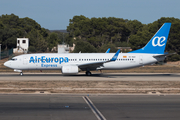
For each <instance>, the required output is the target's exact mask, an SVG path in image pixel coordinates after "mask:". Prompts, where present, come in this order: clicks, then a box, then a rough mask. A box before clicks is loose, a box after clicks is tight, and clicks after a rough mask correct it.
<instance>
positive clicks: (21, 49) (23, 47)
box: [13, 38, 29, 53]
mask: <svg viewBox="0 0 180 120" xmlns="http://www.w3.org/2000/svg"><path fill="white" fill-rule="evenodd" d="M28 48H29V38H17V47H16V48H14V49H13V53H27V52H28Z"/></svg>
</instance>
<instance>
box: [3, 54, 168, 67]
mask: <svg viewBox="0 0 180 120" xmlns="http://www.w3.org/2000/svg"><path fill="white" fill-rule="evenodd" d="M113 55H114V53H68V54H57V53H41V54H26V55H20V56H16V57H14V58H13V60H9V61H7V62H6V63H4V65H5V66H7V67H9V68H12V69H15V70H61V69H62V67H63V66H68V65H69V66H80V65H82V64H86V63H92V64H93V63H96V62H101V61H108V60H110V59H111V58H112V57H113ZM156 55H157V54H143V53H119V56H118V58H117V59H116V61H111V62H107V63H103V65H102V66H98V67H97V68H96V70H100V69H101V70H116V69H127V68H133V67H138V66H143V65H146V64H152V63H155V62H157V61H162V60H164V59H165V56H160V57H153V56H156ZM82 70H83V69H82ZM84 70H85V69H84Z"/></svg>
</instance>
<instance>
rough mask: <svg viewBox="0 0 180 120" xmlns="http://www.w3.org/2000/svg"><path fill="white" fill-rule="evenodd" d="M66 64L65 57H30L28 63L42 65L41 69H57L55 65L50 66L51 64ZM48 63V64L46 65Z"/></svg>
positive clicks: (66, 59)
mask: <svg viewBox="0 0 180 120" xmlns="http://www.w3.org/2000/svg"><path fill="white" fill-rule="evenodd" d="M63 62H64V63H67V62H69V61H68V58H67V57H46V56H41V57H37V56H34V57H33V56H31V57H30V60H29V63H42V64H41V67H57V64H52V63H59V64H61V63H63ZM47 63H48V64H47Z"/></svg>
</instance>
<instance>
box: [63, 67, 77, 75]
mask: <svg viewBox="0 0 180 120" xmlns="http://www.w3.org/2000/svg"><path fill="white" fill-rule="evenodd" d="M62 73H63V74H77V73H78V66H63V67H62Z"/></svg>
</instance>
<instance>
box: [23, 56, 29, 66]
mask: <svg viewBox="0 0 180 120" xmlns="http://www.w3.org/2000/svg"><path fill="white" fill-rule="evenodd" d="M28 61H29V60H28V57H27V56H24V57H23V64H24V65H27V64H28Z"/></svg>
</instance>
